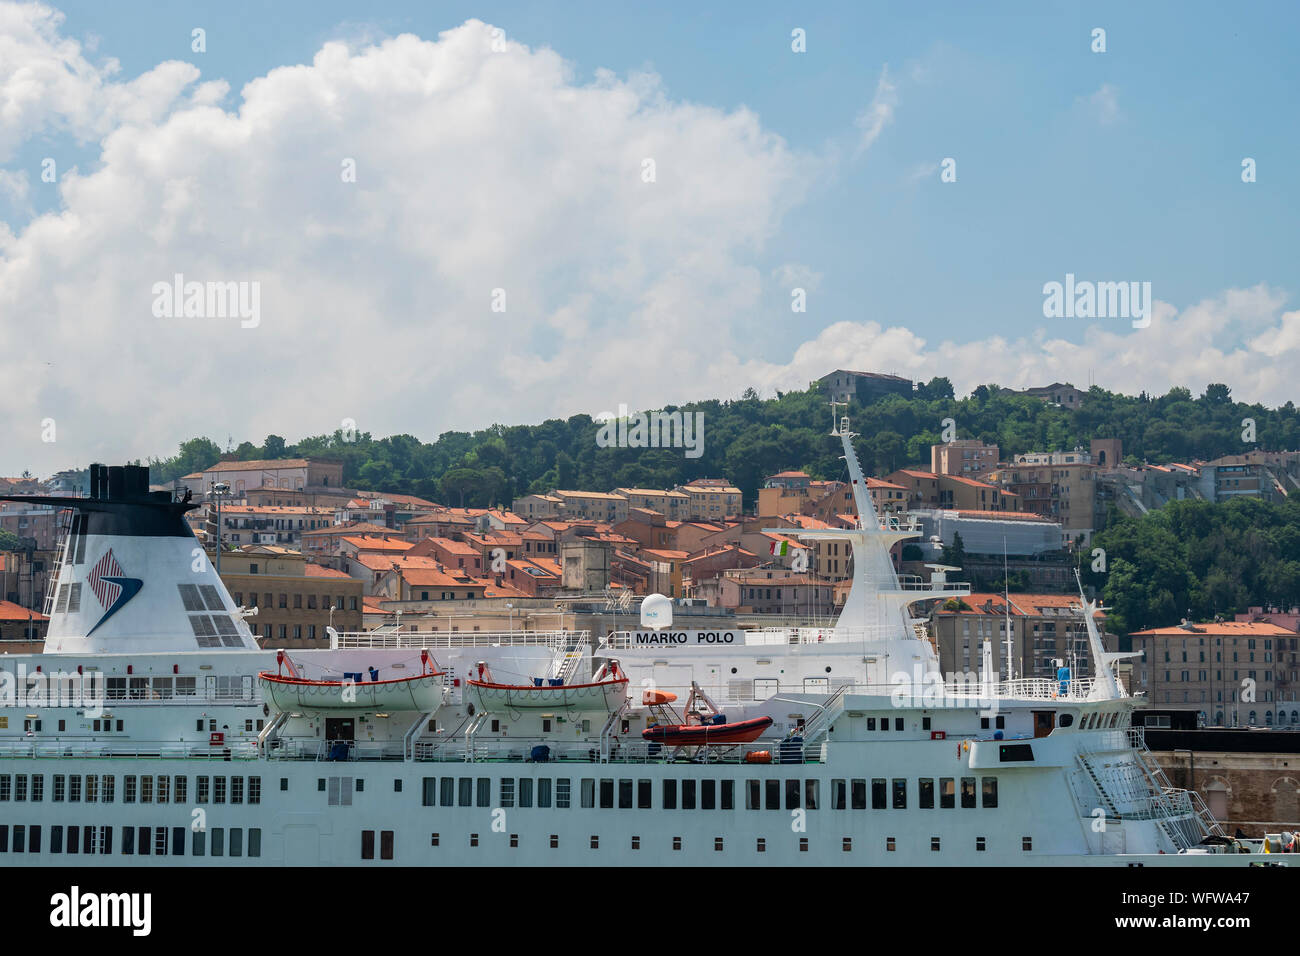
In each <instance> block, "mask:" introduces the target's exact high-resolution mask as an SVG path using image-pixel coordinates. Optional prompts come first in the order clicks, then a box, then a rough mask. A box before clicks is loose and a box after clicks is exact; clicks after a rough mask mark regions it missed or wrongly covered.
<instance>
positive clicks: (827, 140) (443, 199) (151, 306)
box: [0, 0, 1300, 475]
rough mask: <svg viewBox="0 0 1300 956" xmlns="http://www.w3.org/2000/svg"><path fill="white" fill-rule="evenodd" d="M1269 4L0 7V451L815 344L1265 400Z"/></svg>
mask: <svg viewBox="0 0 1300 956" xmlns="http://www.w3.org/2000/svg"><path fill="white" fill-rule="evenodd" d="M1298 21H1300V7H1297V6H1296V5H1294V4H1290V3H1280V2H1279V3H1250V4H1244V5H1211V4H1203V3H1158V2H1146V3H1143V4H1128V3H1114V4H1111V3H1093V4H1088V5H1086V7H1085V6H1084V5H1081V4H1074V3H1059V4H1058V3H1016V4H998V3H990V4H980V5H978V6H977V5H972V4H969V3H966V2H954V3H933V4H924V5H916V4H901V3H898V4H863V3H860V2H859V3H842V4H841V3H824V4H819V5H817V9H816V10H815V11H800V10H795V9H792V8H790V6H789V5H788V4H780V3H762V2H756V3H751V4H746V5H744V6H743V8H742V7H739V6H737V5H734V4H727V5H709V4H701V3H698V2H696V3H661V4H655V5H642V6H638V7H631V6H627V7H624V6H622V5H610V4H597V3H583V2H572V0H570V2H565V3H544V2H543V3H538V2H533V3H478V4H468V3H459V2H446V3H438V4H428V3H417V2H409V3H408V2H393V3H374V4H370V5H367V6H365V7H364V8H358V7H357V6H356V5H355V4H344V3H339V2H331V0H318V2H311V3H307V2H302V3H299V2H279V3H276V4H264V3H254V2H224V3H221V4H215V3H213V4H206V3H204V4H184V3H178V4H171V5H165V6H164V5H157V4H153V3H143V2H118V3H113V4H103V3H100V2H81V0H78V2H67V3H63V4H61V5H58V6H54V5H47V4H40V3H11V2H7V0H0V356H3V368H4V371H5V375H4V382H5V388H4V402H3V408H4V410H5V414H4V416H3V419H2V420H0V474H4V475H16V474H19V473H21V472H23V471H25V470H30V471H31V472H32V473H34V474H37V475H49V474H51V473H53V472H54V471H55V470H58V469H61V468H66V467H73V466H77V467H84V466H85V465H86V464H88V463H89V462H91V461H106V462H118V461H124V460H128V459H135V458H146V457H149V456H156V457H161V456H166V455H168V454H172V453H174V451H175V449H176V446H177V444H178V443H179V442H180V441H182V440H185V439H187V438H190V437H193V436H195V435H206V436H208V437H210V438H213V439H214V440H216V441H217V442H218V443H219V444H221V445H222V446H223V447H224V446H225V445H226V443H227V440H228V439H233V442H234V443H236V444H237V443H239V442H240V441H243V440H245V439H247V440H251V441H253V442H256V443H260V442H261V440H262V439H263V438H264V437H265V436H266V435H268V434H277V435H281V436H284V437H285V438H287V439H288V440H289V441H291V442H292V441H294V440H296V439H298V438H301V437H304V436H307V435H315V434H322V433H328V432H333V431H334V430H335V429H337V428H340V427H344V428H346V427H348V423H355V427H357V428H359V429H360V430H361V431H368V432H370V433H372V434H373V435H376V436H381V435H387V434H396V433H408V434H412V435H416V436H418V437H420V438H422V439H425V440H432V439H434V438H436V437H437V435H439V434H440V433H442V432H444V431H447V430H469V429H474V428H480V427H484V426H487V425H490V424H492V423H495V422H501V423H505V424H516V423H531V422H538V421H541V420H543V419H545V418H548V417H567V416H569V415H571V414H575V413H578V412H587V413H590V414H597V413H599V412H601V411H607V410H613V409H617V408H618V407H619V405H627V406H628V407H630V408H652V407H659V406H661V405H663V404H666V403H678V402H684V401H690V400H694V399H701V398H731V397H737V396H739V395H740V394H741V393H742V392H743V391H744V390H745V389H746V388H750V387H752V388H755V389H757V390H758V391H759V393H760V394H762V395H764V396H771V395H774V394H775V392H776V390H778V389H790V388H802V387H806V385H807V384H808V382H810V381H812V380H813V379H816V378H818V377H819V376H821V375H823V374H825V373H826V372H829V371H831V370H833V369H836V368H853V369H862V370H874V371H884V372H893V373H897V374H902V375H906V376H908V377H911V378H916V379H928V378H930V377H932V376H935V375H946V376H948V377H949V378H950V379H952V381H953V382H954V384H955V385H956V387H957V390H958V393H959V394H964V393H967V392H969V391H970V390H971V389H972V388H974V387H975V386H976V385H978V384H981V383H998V384H1002V385H1006V386H1017V387H1024V386H1029V385H1045V384H1049V383H1051V382H1053V381H1068V382H1072V383H1073V384H1075V385H1078V386H1080V387H1087V386H1088V385H1089V384H1094V383H1095V384H1099V385H1102V386H1104V387H1107V388H1111V389H1114V390H1118V391H1124V392H1129V393H1137V392H1138V391H1141V390H1146V391H1148V392H1156V393H1163V392H1164V391H1166V390H1168V389H1169V388H1170V387H1172V386H1175V385H1185V386H1187V387H1189V388H1191V389H1192V390H1193V391H1194V392H1195V393H1197V394H1199V393H1200V392H1201V391H1202V390H1203V389H1204V387H1205V385H1206V384H1208V383H1210V382H1218V381H1221V382H1226V383H1227V384H1229V385H1230V386H1231V387H1232V389H1233V395H1234V396H1235V397H1236V398H1238V399H1240V400H1246V401H1260V402H1264V403H1266V404H1270V405H1277V404H1282V403H1285V402H1287V401H1290V400H1292V399H1293V398H1294V394H1293V393H1294V389H1293V388H1292V385H1291V381H1292V379H1293V375H1292V374H1290V373H1291V370H1292V369H1293V368H1294V367H1295V366H1296V364H1297V359H1298V358H1300V305H1297V289H1300V281H1298V280H1297V275H1296V273H1297V269H1298V268H1300V266H1298V265H1297V257H1296V255H1295V251H1296V250H1295V235H1296V227H1295V214H1296V210H1297V208H1300V204H1298V203H1297V199H1298V198H1300V197H1298V196H1297V192H1298V187H1297V176H1296V172H1295V171H1296V170H1297V169H1300V124H1298V123H1297V122H1296V116H1297V92H1298V90H1300V82H1298V81H1300V60H1297V58H1295V57H1294V56H1293V55H1292V51H1291V49H1290V46H1291V38H1292V37H1294V35H1295V34H1296V27H1297V26H1298V25H1300V23H1298ZM195 31H201V32H199V33H197V34H196V32H195ZM1098 31H1104V32H1100V33H1099V32H1098ZM177 276H180V277H181V279H179V280H177V278H176V277H177ZM1067 276H1072V277H1074V278H1073V280H1067ZM178 281H179V282H180V291H181V295H180V296H179V297H175V296H173V295H172V293H171V291H170V290H172V289H173V288H174V287H175V286H176V283H177V282H178ZM1068 281H1073V282H1075V283H1125V284H1127V283H1136V285H1135V286H1133V287H1132V288H1133V289H1134V291H1135V292H1138V291H1140V290H1147V291H1148V294H1149V297H1150V300H1151V302H1152V304H1151V307H1150V310H1149V321H1145V322H1143V321H1140V320H1131V318H1130V316H1128V315H1127V314H1116V311H1117V309H1116V305H1117V302H1112V303H1111V305H1112V308H1111V309H1110V311H1109V313H1103V314H1100V315H1093V316H1089V315H1087V314H1086V312H1085V314H1083V315H1080V314H1078V313H1077V312H1074V310H1071V313H1070V314H1068V315H1055V314H1050V315H1049V314H1047V313H1048V312H1049V311H1050V310H1045V301H1046V300H1047V294H1046V293H1047V289H1048V288H1049V286H1050V284H1051V283H1053V282H1056V283H1061V284H1062V285H1065V284H1066V283H1067V282H1068ZM1148 283H1149V285H1147V284H1148ZM187 284H189V285H188V287H187ZM194 284H197V285H194ZM195 288H197V289H198V291H199V293H200V294H199V295H198V296H197V297H192V296H191V292H192V291H193V290H194V289H195ZM1126 288H1127V285H1126ZM227 289H229V290H231V291H233V292H235V293H237V294H242V296H243V299H242V304H243V306H244V308H243V311H239V310H238V309H234V308H229V309H223V308H221V301H220V298H221V297H220V296H218V297H216V298H210V297H209V293H216V292H222V293H224V292H225V291H226V290H227ZM187 300H188V301H187ZM237 301H239V300H233V301H232V305H233V304H234V302H237ZM187 305H188V308H187ZM1080 311H1084V310H1080Z"/></svg>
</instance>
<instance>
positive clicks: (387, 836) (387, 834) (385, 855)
mask: <svg viewBox="0 0 1300 956" xmlns="http://www.w3.org/2000/svg"><path fill="white" fill-rule="evenodd" d="M518 839H519V838H518V837H516V836H511V837H510V845H511V846H518ZM231 856H238V854H237V853H234V852H233V846H232V853H231ZM392 858H393V831H392V830H381V831H380V832H379V859H381V860H391V859H392Z"/></svg>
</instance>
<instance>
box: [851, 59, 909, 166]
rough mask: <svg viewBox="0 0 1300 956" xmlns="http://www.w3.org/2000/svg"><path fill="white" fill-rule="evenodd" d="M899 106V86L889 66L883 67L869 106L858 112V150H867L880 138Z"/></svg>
mask: <svg viewBox="0 0 1300 956" xmlns="http://www.w3.org/2000/svg"><path fill="white" fill-rule="evenodd" d="M897 108H898V87H897V86H895V85H894V82H893V81H892V80H890V78H889V67H888V66H885V67H882V68H881V70H880V79H879V80H878V81H877V82H876V92H875V95H874V96H872V97H871V102H870V103H869V104H867V108H866V109H865V110H863V111H862V112H861V113H859V114H858V117H857V119H856V120H854V125H855V126H857V128H858V130H859V131H860V134H861V135H860V137H859V139H858V147H857V151H858V153H859V154H861V153H864V152H866V151H867V150H868V149H870V148H871V146H872V144H874V143H875V141H876V140H877V139H879V138H880V134H881V132H883V131H884V128H885V127H886V126H887V125H889V123H890V122H892V121H893V119H894V110H895V109H897Z"/></svg>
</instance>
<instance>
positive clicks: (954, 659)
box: [930, 594, 1118, 679]
mask: <svg viewBox="0 0 1300 956" xmlns="http://www.w3.org/2000/svg"><path fill="white" fill-rule="evenodd" d="M1078 605H1079V599H1078V597H1075V596H1072V595H1069V594H1012V595H1010V604H1009V605H1008V603H1007V602H1006V600H1005V599H1004V598H1003V596H1002V595H1001V594H971V595H969V596H968V597H965V598H960V599H953V600H951V601H945V602H942V603H940V604H937V605H936V606H935V607H934V609H933V610H932V611H931V614H930V626H931V634H932V636H933V638H934V641H935V647H936V648H937V650H938V652H939V667H940V669H941V670H943V672H944V673H960V674H968V673H972V672H978V671H979V670H980V667H981V664H980V661H981V658H982V655H983V647H984V642H985V641H986V640H987V641H988V642H989V644H990V649H991V650H992V652H993V667H994V669H995V670H997V672H998V674H999V675H1000V677H1001V678H1002V679H1005V678H1006V676H1007V670H1006V658H1007V654H1006V640H1007V625H1008V623H1009V624H1010V629H1011V658H1012V661H1013V663H1014V671H1015V677H1017V678H1021V677H1043V678H1053V677H1055V676H1056V671H1057V664H1056V662H1057V661H1058V660H1060V661H1064V662H1065V663H1066V665H1067V666H1068V665H1069V664H1070V663H1071V661H1072V660H1073V663H1074V665H1075V666H1074V671H1073V674H1074V676H1076V677H1091V676H1092V663H1091V660H1090V653H1089V647H1088V631H1087V627H1086V625H1085V624H1084V622H1083V619H1082V618H1081V617H1080V616H1079V613H1078V611H1077V610H1076V608H1077V607H1078ZM1099 623H1100V617H1099ZM1102 637H1103V643H1105V645H1106V647H1107V649H1108V650H1114V648H1115V646H1116V644H1117V643H1118V642H1117V639H1116V638H1115V637H1114V636H1113V635H1109V634H1103V635H1102Z"/></svg>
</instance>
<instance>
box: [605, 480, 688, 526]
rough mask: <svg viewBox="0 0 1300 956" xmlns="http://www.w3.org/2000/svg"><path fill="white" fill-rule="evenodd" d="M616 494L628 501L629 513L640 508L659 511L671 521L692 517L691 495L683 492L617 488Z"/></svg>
mask: <svg viewBox="0 0 1300 956" xmlns="http://www.w3.org/2000/svg"><path fill="white" fill-rule="evenodd" d="M614 494H616V495H620V496H622V497H623V498H626V499H627V506H628V510H629V512H630V511H632V510H633V509H636V508H640V509H643V510H645V511H657V512H659V514H661V515H663V516H664V517H665V518H666V519H667V520H669V521H682V520H684V519H687V518H689V517H691V514H690V504H691V497H690V495H688V494H686V493H684V492H681V491H656V490H654V489H653V488H615V489H614Z"/></svg>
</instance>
